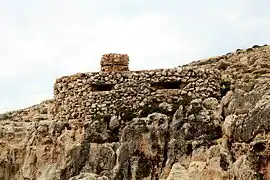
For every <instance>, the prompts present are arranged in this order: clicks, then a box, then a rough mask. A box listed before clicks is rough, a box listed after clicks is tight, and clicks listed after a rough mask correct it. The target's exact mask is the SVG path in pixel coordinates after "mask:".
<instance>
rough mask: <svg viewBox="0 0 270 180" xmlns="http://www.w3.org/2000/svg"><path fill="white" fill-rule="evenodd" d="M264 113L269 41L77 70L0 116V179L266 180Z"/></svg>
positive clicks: (267, 117) (269, 107)
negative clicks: (37, 98)
mask: <svg viewBox="0 0 270 180" xmlns="http://www.w3.org/2000/svg"><path fill="white" fill-rule="evenodd" d="M109 57H110V56H108V57H107V58H109ZM120 57H121V56H120ZM124 59H125V58H124ZM110 61H114V60H110ZM114 65H115V64H114ZM122 65H123V64H122ZM124 65H125V64H124ZM269 122H270V47H269V46H254V47H252V48H249V49H246V50H237V51H236V52H233V53H229V54H227V55H223V56H219V57H214V58H209V59H204V60H200V61H196V62H192V63H190V64H187V65H185V66H182V67H177V68H173V69H159V70H149V71H136V72H135V71H105V72H104V71H101V72H93V73H78V74H75V75H72V76H65V77H62V78H59V79H57V80H56V82H55V85H54V98H53V99H51V100H47V101H44V102H41V103H40V104H38V105H35V106H32V107H29V108H26V109H22V110H17V111H12V112H7V113H4V114H1V115H0V180H22V179H24V180H36V179H37V180H79V179H80V180H135V179H138V180H157V179H159V180H256V179H258V180H267V179H270V133H269V132H270V123H269Z"/></svg>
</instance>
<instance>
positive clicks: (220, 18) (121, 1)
mask: <svg viewBox="0 0 270 180" xmlns="http://www.w3.org/2000/svg"><path fill="white" fill-rule="evenodd" d="M269 7H270V1H269V0H226V1H218V0H196V1H195V0H189V1H187V0H166V1H164V0H0V61H1V66H0V67H1V71H0V83H1V85H0V112H4V111H7V110H13V109H18V108H24V107H27V106H31V105H34V104H36V103H39V102H40V101H42V100H46V99H49V98H52V96H53V83H54V81H55V79H56V78H57V77H61V76H63V75H69V74H73V73H77V72H88V71H99V68H100V67H99V61H100V58H101V56H102V54H104V53H110V52H116V53H127V54H128V55H129V56H130V69H131V70H138V69H155V68H170V67H175V66H178V65H183V64H186V63H189V62H191V61H194V60H198V59H202V58H207V57H210V56H216V55H221V54H225V53H228V52H232V51H235V50H236V49H238V48H248V47H251V46H252V45H254V44H259V45H263V44H269V42H270V33H269V32H270V12H269Z"/></svg>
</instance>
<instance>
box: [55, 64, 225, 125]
mask: <svg viewBox="0 0 270 180" xmlns="http://www.w3.org/2000/svg"><path fill="white" fill-rule="evenodd" d="M209 96H212V97H216V98H219V96H220V73H219V71H218V70H209V69H203V68H180V67H179V68H174V69H158V70H149V71H119V72H102V71H101V72H95V73H79V74H75V75H72V76H65V77H62V78H59V79H57V80H56V83H55V85H54V101H55V102H54V108H53V111H52V114H53V116H54V117H55V118H57V119H64V120H69V119H78V120H82V121H84V120H88V119H91V118H93V117H94V116H95V117H97V116H99V117H100V116H104V115H109V114H110V115H119V113H124V112H128V113H130V114H133V115H135V116H143V115H142V114H143V110H144V109H146V108H148V111H149V108H150V109H151V108H155V107H158V105H159V104H160V103H163V102H167V103H169V104H170V105H172V106H174V105H175V106H177V107H179V104H181V103H185V101H189V100H192V99H194V98H198V97H200V98H202V99H203V98H205V97H209Z"/></svg>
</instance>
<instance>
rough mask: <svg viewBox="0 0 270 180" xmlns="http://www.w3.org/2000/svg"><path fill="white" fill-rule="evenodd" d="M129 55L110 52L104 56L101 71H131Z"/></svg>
mask: <svg viewBox="0 0 270 180" xmlns="http://www.w3.org/2000/svg"><path fill="white" fill-rule="evenodd" d="M128 63H129V56H128V55H127V54H116V53H109V54H104V55H103V56H102V59H101V62H100V65H101V71H104V72H112V71H129V68H128Z"/></svg>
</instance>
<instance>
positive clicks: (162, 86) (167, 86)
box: [151, 81, 180, 90]
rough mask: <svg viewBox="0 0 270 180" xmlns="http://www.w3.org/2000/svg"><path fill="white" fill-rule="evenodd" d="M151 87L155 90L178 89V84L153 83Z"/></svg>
mask: <svg viewBox="0 0 270 180" xmlns="http://www.w3.org/2000/svg"><path fill="white" fill-rule="evenodd" d="M151 86H152V87H153V88H155V89H157V90H158V89H180V82H179V81H175V82H155V83H152V84H151Z"/></svg>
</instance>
